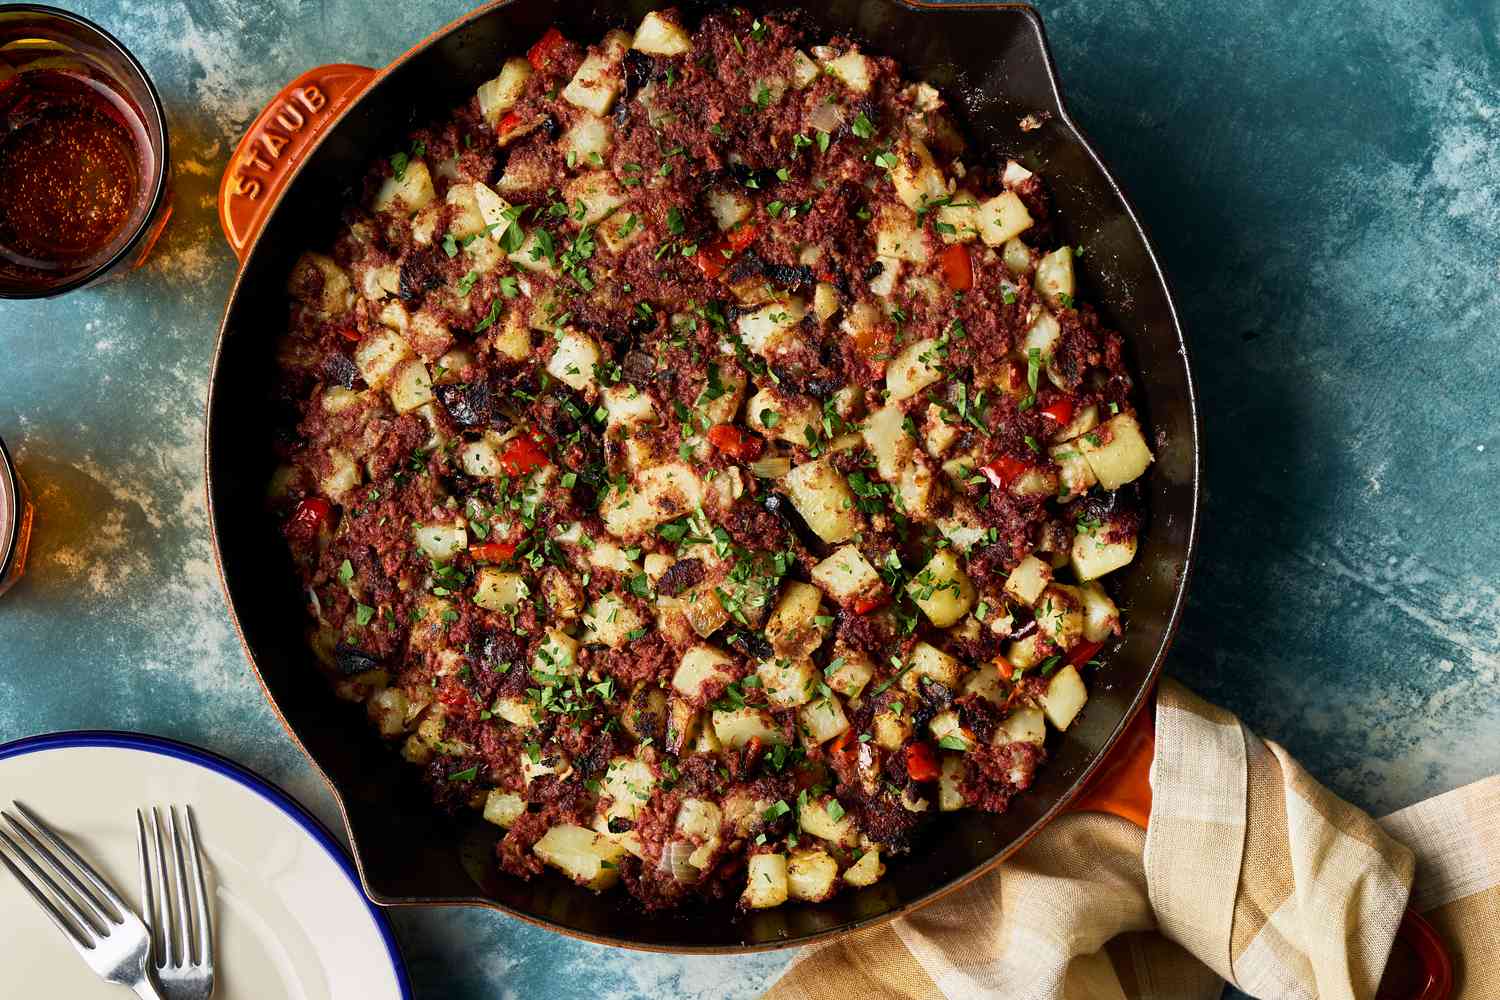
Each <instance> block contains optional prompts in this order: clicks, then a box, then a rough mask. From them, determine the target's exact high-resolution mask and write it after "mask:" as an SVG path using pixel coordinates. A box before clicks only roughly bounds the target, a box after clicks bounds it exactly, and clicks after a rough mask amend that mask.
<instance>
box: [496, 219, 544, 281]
mask: <svg viewBox="0 0 1500 1000" xmlns="http://www.w3.org/2000/svg"><path fill="white" fill-rule="evenodd" d="M537 232H538V230H536V229H530V230H527V232H526V239H525V240H523V241H522V242H521V245H520V246H519V247H517V248H516V249H515V250H514V251H512V252H511V253H509V254H507V255H506V257H505V259H506V260H508V261H510V262H511V263H512V264H515V265H516V266H517V267H521V268H524V269H525V270H527V271H534V272H536V273H538V274H551V273H552V271H553V269H552V259H551V258H550V257H548V256H547V254H546V252H545V249H544V248H543V246H542V244H541V242H540V241H538V240H537V235H536V234H537Z"/></svg>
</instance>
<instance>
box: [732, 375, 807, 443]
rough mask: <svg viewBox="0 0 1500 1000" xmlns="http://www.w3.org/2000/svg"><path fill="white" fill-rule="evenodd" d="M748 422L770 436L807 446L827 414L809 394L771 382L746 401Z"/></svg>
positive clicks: (753, 427) (746, 421) (751, 427)
mask: <svg viewBox="0 0 1500 1000" xmlns="http://www.w3.org/2000/svg"><path fill="white" fill-rule="evenodd" d="M767 421H769V423H768V422H767ZM745 423H746V424H747V425H749V427H750V429H751V430H755V431H759V432H760V433H762V434H764V435H766V436H767V437H770V438H777V439H779V440H782V441H788V442H790V443H792V444H795V445H801V446H802V447H804V448H805V447H807V444H808V440H809V439H808V437H807V433H808V431H811V432H812V433H813V435H814V437H813V440H816V438H817V435H818V434H820V433H821V431H822V425H823V414H822V411H820V410H819V408H818V406H817V404H815V403H814V402H813V401H812V400H811V399H810V398H809V397H807V396H800V395H797V394H795V393H784V392H781V391H780V390H778V389H776V388H774V387H770V386H768V387H766V388H764V389H761V390H760V391H759V392H757V393H756V394H755V395H753V396H751V397H750V401H749V402H748V403H746V404H745Z"/></svg>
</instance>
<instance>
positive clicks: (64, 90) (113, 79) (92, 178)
mask: <svg viewBox="0 0 1500 1000" xmlns="http://www.w3.org/2000/svg"><path fill="white" fill-rule="evenodd" d="M168 170H169V166H168V157H167V127H166V116H165V115H164V113H163V111H162V105H161V98H160V97H159V96H158V95H157V93H156V88H155V87H154V86H152V84H151V81H150V80H149V79H148V78H147V76H146V71H145V70H144V69H143V68H142V67H141V64H140V62H138V61H137V60H136V58H135V57H134V56H132V55H131V54H130V53H129V52H128V51H127V50H126V49H125V47H124V46H123V45H121V44H120V43H119V42H118V41H117V40H116V39H115V38H114V37H113V36H112V35H110V34H109V33H108V32H106V31H105V30H104V29H103V28H101V27H99V26H98V25H96V24H94V23H93V22H92V21H89V20H87V19H86V18H83V17H79V16H78V15H77V14H72V13H69V12H68V11H64V10H58V9H56V8H53V7H44V6H41V5H38V4H0V298H12V299H21V298H40V297H43V296H49V295H60V294H62V293H63V292H67V291H71V290H73V289H75V288H81V287H83V286H85V285H89V284H92V283H94V282H96V281H100V280H102V279H103V278H105V277H107V276H112V275H118V274H120V273H122V272H124V271H126V270H128V269H129V268H131V267H133V266H135V265H137V264H140V263H141V262H142V261H143V260H144V259H145V257H146V255H147V254H148V253H149V252H150V250H151V247H152V245H153V244H154V243H155V242H156V239H157V237H158V236H160V235H161V231H162V229H163V228H164V227H165V225H166V221H167V216H168V215H170V213H171V208H170V198H169V195H168V189H167V180H168Z"/></svg>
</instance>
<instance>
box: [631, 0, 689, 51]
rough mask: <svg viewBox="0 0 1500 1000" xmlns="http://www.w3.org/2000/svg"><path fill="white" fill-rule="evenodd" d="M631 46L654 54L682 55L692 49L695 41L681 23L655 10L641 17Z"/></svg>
mask: <svg viewBox="0 0 1500 1000" xmlns="http://www.w3.org/2000/svg"><path fill="white" fill-rule="evenodd" d="M631 47H632V48H634V49H637V50H639V51H641V52H644V53H646V54H647V55H652V56H680V55H682V54H683V53H684V52H690V51H692V48H693V43H692V40H691V38H690V37H689V36H688V33H687V32H686V31H685V30H683V28H682V26H681V25H680V24H678V23H677V22H676V21H674V20H671V18H670V17H669V16H668V15H666V14H662V13H659V12H657V11H654V10H653V11H651V12H650V13H649V14H647V15H646V16H645V17H643V18H641V24H640V27H638V28H636V29H635V41H634V42H632V43H631Z"/></svg>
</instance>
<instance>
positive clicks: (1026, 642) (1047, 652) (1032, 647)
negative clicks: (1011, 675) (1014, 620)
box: [1005, 630, 1054, 670]
mask: <svg viewBox="0 0 1500 1000" xmlns="http://www.w3.org/2000/svg"><path fill="white" fill-rule="evenodd" d="M1053 652H1054V650H1053V648H1052V644H1051V643H1050V642H1048V641H1047V637H1046V636H1044V635H1042V633H1041V631H1040V630H1037V631H1033V632H1031V633H1030V634H1028V635H1027V636H1026V638H1024V639H1017V640H1016V641H1015V642H1012V643H1011V644H1010V645H1008V646H1006V647H1005V660H1006V662H1007V663H1009V664H1010V665H1011V666H1013V667H1015V668H1016V669H1017V670H1030V669H1031V668H1032V667H1034V666H1036V665H1037V664H1039V663H1041V662H1042V660H1044V659H1046V658H1047V657H1048V656H1051V655H1052V653H1053Z"/></svg>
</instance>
